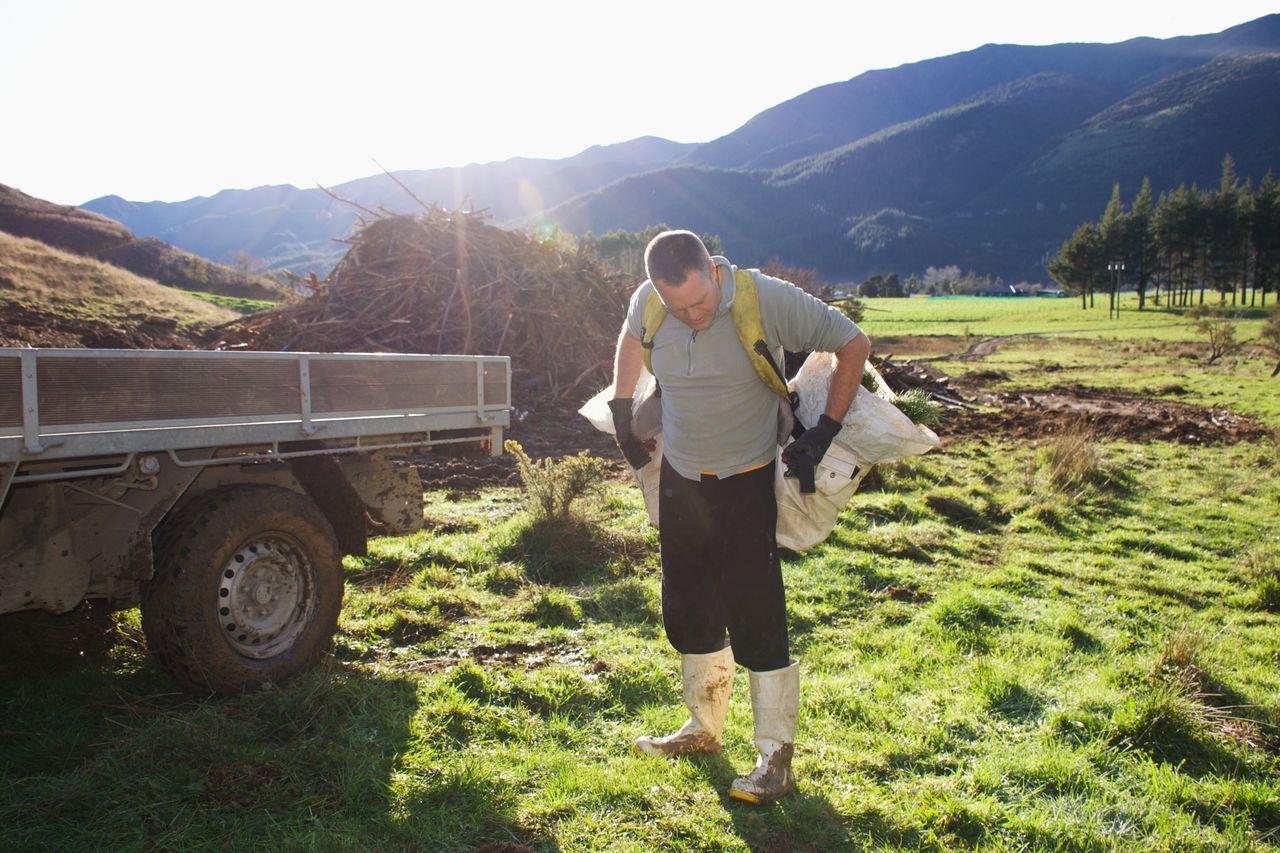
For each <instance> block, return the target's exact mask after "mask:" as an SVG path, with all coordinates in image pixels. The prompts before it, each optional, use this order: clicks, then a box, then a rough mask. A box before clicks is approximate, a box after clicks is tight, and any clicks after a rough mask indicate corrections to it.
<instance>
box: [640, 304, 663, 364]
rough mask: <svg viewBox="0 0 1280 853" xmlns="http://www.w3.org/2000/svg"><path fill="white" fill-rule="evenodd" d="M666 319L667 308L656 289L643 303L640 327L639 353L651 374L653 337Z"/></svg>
mask: <svg viewBox="0 0 1280 853" xmlns="http://www.w3.org/2000/svg"><path fill="white" fill-rule="evenodd" d="M665 319H667V306H665V305H663V304H662V298H661V297H659V296H658V291H657V289H656V288H655V289H653V290H650V291H649V298H648V299H647V300H645V303H644V319H643V320H642V321H641V325H640V346H641V347H643V349H642V350H641V351H640V352H641V355H643V356H644V366H645V369H646V370H648V371H649V372H650V373H653V336H654V335H656V334H658V327H659V326H661V325H662V321H663V320H665Z"/></svg>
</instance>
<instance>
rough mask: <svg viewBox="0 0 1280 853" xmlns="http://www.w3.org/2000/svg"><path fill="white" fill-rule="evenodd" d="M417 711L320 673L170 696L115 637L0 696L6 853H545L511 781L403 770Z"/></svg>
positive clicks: (393, 696) (368, 685) (361, 680)
mask: <svg viewBox="0 0 1280 853" xmlns="http://www.w3.org/2000/svg"><path fill="white" fill-rule="evenodd" d="M419 702H420V697H419V691H418V684H417V682H416V681H414V680H411V679H407V678H404V677H401V676H395V675H384V674H380V673H375V672H372V671H369V670H364V669H360V668H356V667H349V666H344V665H342V664H340V663H338V662H336V661H335V660H334V659H332V658H329V659H326V660H325V661H324V662H322V663H321V665H320V666H319V667H317V668H316V670H315V671H313V672H311V673H309V674H307V675H305V676H302V677H299V678H297V679H294V680H292V681H290V682H288V683H286V684H283V685H280V686H277V687H269V688H266V689H264V690H262V691H259V692H256V693H251V694H246V695H242V696H234V697H208V696H193V695H188V694H183V693H180V692H178V691H177V689H176V688H175V687H174V685H173V683H172V682H171V681H169V679H168V678H167V676H165V675H164V673H163V672H161V671H160V670H159V669H158V667H156V666H155V665H154V664H153V663H152V662H151V661H150V660H149V659H148V657H147V656H146V653H145V650H144V649H142V648H141V646H140V645H139V644H138V643H136V642H134V640H133V638H132V637H131V635H128V634H127V633H126V634H125V635H124V637H123V638H121V637H120V636H117V638H116V642H115V643H114V645H112V646H111V647H110V648H108V649H107V650H106V651H95V652H94V653H92V654H85V655H83V656H82V657H79V659H78V663H77V664H76V665H75V666H73V667H62V666H60V667H58V668H56V669H55V668H53V667H45V668H43V669H40V668H38V667H30V668H28V670H27V671H25V672H23V673H20V674H16V675H15V674H13V673H10V674H9V676H8V677H6V678H5V679H4V680H3V682H2V683H0V713H2V714H3V715H4V723H3V724H2V725H0V728H2V729H3V731H0V788H3V789H4V790H6V791H7V792H8V795H7V796H6V798H5V801H4V802H3V803H0V825H3V826H4V827H5V839H6V842H5V843H6V845H12V846H13V849H95V848H98V847H100V846H101V845H102V844H103V843H104V839H110V842H109V844H110V845H111V846H118V847H125V848H139V849H140V848H162V849H193V848H196V847H208V846H217V847H220V848H225V849H251V848H254V849H256V848H276V847H280V848H295V847H296V848H300V849H324V848H328V847H332V846H333V845H334V844H335V841H334V839H335V838H340V837H341V838H347V839H354V840H356V846H358V847H360V848H363V849H432V850H435V849H446V848H447V849H455V848H456V849H471V848H472V847H474V846H476V845H480V844H484V843H488V842H506V843H512V842H516V841H522V840H523V843H527V844H531V845H534V846H536V847H537V849H540V850H554V849H556V847H555V846H554V844H550V843H549V842H547V841H546V840H545V839H541V838H536V837H533V836H531V835H530V833H529V832H528V831H526V830H525V829H524V828H522V827H521V826H520V825H519V822H518V820H517V818H516V812H515V806H514V802H515V796H514V794H513V793H512V791H511V788H510V784H509V782H508V781H506V780H504V779H499V778H496V777H494V778H491V777H490V776H489V775H486V774H485V773H482V772H479V771H476V770H473V769H472V765H470V764H468V763H466V762H465V761H463V762H455V763H453V764H452V766H451V767H449V768H448V769H447V770H442V771H441V772H433V771H432V772H428V771H424V770H422V769H421V768H415V767H412V766H406V765H405V763H404V762H405V759H404V756H405V755H406V754H411V753H412V749H413V747H412V744H413V743H414V742H415V740H417V739H420V738H422V737H423V732H422V731H419V730H418V729H420V728H421V727H422V726H424V725H427V724H426V723H423V722H421V721H420V720H417V719H416V718H417V716H418V715H419ZM215 839H216V841H215ZM338 846H343V845H342V844H341V842H338Z"/></svg>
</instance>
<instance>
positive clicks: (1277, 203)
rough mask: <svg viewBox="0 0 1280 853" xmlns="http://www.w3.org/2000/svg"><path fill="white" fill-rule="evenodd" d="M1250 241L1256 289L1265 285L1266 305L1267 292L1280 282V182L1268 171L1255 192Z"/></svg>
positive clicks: (1265, 300) (1263, 295) (1264, 296)
mask: <svg viewBox="0 0 1280 853" xmlns="http://www.w3.org/2000/svg"><path fill="white" fill-rule="evenodd" d="M1249 242H1250V243H1251V244H1252V246H1253V255H1254V265H1253V292H1254V293H1255V294H1257V292H1258V288H1262V304H1263V306H1264V307H1265V306H1266V304H1267V291H1269V290H1273V289H1276V288H1277V286H1278V285H1280V181H1277V180H1276V176H1275V173H1274V172H1272V171H1270V170H1268V171H1267V174H1266V176H1265V177H1264V178H1263V179H1262V183H1261V184H1259V185H1258V191H1257V192H1256V193H1254V196H1253V205H1252V209H1251V210H1250V216H1249Z"/></svg>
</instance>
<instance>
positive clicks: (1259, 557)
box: [1242, 548, 1280, 613]
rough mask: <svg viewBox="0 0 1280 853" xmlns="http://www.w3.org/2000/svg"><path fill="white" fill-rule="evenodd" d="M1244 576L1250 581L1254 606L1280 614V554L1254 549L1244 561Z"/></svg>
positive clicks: (1270, 549)
mask: <svg viewBox="0 0 1280 853" xmlns="http://www.w3.org/2000/svg"><path fill="white" fill-rule="evenodd" d="M1242 563H1243V565H1242V568H1243V570H1244V571H1243V573H1242V574H1243V576H1244V577H1245V578H1246V579H1248V580H1249V582H1250V584H1251V587H1250V593H1251V597H1252V600H1253V606H1254V607H1255V608H1257V609H1258V610H1266V611H1269V612H1271V613H1280V552H1277V551H1275V550H1274V549H1272V548H1254V549H1252V550H1250V551H1248V552H1246V553H1245V555H1244V559H1243V560H1242Z"/></svg>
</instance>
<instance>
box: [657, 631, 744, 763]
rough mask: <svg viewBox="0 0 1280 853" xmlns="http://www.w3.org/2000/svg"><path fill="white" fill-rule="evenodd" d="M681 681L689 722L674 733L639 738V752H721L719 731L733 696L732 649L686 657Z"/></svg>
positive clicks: (722, 726) (681, 753)
mask: <svg viewBox="0 0 1280 853" xmlns="http://www.w3.org/2000/svg"><path fill="white" fill-rule="evenodd" d="M680 680H681V682H682V683H683V687H684V704H685V705H687V706H689V719H688V720H687V721H685V724H684V725H683V726H681V727H680V730H679V731H677V732H676V733H675V734H670V735H667V736H666V737H650V736H648V735H646V736H644V737H640V738H637V739H636V743H635V748H636V751H637V752H639V753H641V754H643V755H666V756H675V755H691V754H693V753H698V752H719V751H720V745H721V744H720V732H721V731H722V730H723V729H724V718H725V715H726V714H727V713H728V711H729V695H730V694H731V693H733V649H732V648H724V649H721V650H720V651H718V652H711V653H710V654H705V655H684V656H683V657H682V658H681V659H680Z"/></svg>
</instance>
